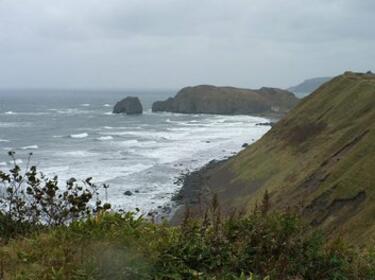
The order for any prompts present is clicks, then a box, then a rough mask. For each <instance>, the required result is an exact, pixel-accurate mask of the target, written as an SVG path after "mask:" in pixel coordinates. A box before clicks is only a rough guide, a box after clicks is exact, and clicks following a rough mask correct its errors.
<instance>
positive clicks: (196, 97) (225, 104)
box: [152, 85, 299, 115]
mask: <svg viewBox="0 0 375 280" xmlns="http://www.w3.org/2000/svg"><path fill="white" fill-rule="evenodd" d="M298 101H299V100H298V98H296V97H295V96H294V94H293V93H291V92H289V91H286V90H282V89H277V88H266V87H263V88H261V89H258V90H251V89H240V88H234V87H216V86H211V85H200V86H195V87H186V88H183V89H182V90H180V91H179V92H178V93H177V95H176V96H175V97H174V98H169V99H167V100H165V101H157V102H155V103H154V104H153V106H152V111H154V112H160V111H166V112H174V113H187V114H189V113H192V114H196V113H205V114H226V115H236V114H248V115H252V114H258V115H259V114H273V113H274V114H284V113H285V112H287V111H289V110H290V109H291V108H293V107H294V106H295V105H296V104H297V103H298Z"/></svg>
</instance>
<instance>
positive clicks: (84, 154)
mask: <svg viewBox="0 0 375 280" xmlns="http://www.w3.org/2000/svg"><path fill="white" fill-rule="evenodd" d="M97 155H98V154H96V153H92V152H89V151H84V150H78V151H68V152H64V154H63V156H66V157H82V158H84V157H94V156H97ZM60 156H61V155H60Z"/></svg>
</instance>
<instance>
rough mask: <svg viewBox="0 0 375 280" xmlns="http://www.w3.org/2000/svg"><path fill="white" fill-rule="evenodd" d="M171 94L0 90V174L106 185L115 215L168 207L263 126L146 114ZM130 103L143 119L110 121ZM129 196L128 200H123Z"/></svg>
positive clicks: (250, 120) (232, 119) (236, 119)
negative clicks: (120, 105) (197, 173)
mask: <svg viewBox="0 0 375 280" xmlns="http://www.w3.org/2000/svg"><path fill="white" fill-rule="evenodd" d="M174 94H175V92H174V91H168V90H165V91H160V90H159V91H156V90H155V91H140V90H136V91H135V90H123V91H117V90H116V91H105V90H91V91H88V90H87V91H83V90H76V91H72V90H70V91H66V90H65V91H62V90H1V91H0V170H6V169H9V168H11V166H12V162H11V160H10V158H9V156H8V155H7V153H8V152H9V151H15V152H16V158H17V164H19V165H20V166H21V167H23V168H25V166H26V164H27V158H28V154H29V153H30V152H32V153H33V156H32V158H31V164H32V165H36V166H37V167H38V169H39V170H40V171H42V172H43V173H45V174H46V175H48V176H55V175H57V176H58V177H59V181H60V182H61V184H62V185H63V184H64V181H66V180H68V179H69V178H71V177H74V178H76V179H82V180H84V179H85V178H87V177H93V181H94V182H95V183H97V184H99V183H106V184H108V185H109V189H108V200H109V202H110V203H111V204H112V205H113V207H114V208H116V209H124V210H134V209H135V208H139V209H141V211H142V212H144V213H147V212H148V211H150V210H152V209H156V208H157V207H158V206H159V207H160V206H164V205H166V204H168V203H169V202H170V199H171V197H172V195H173V194H174V193H175V192H176V191H177V190H178V189H179V187H180V186H178V185H176V184H175V181H176V178H177V177H178V176H179V175H180V174H181V173H182V172H186V171H187V170H194V169H197V168H199V167H201V166H203V165H205V164H206V163H208V162H209V161H211V160H213V159H223V158H226V157H228V156H231V155H233V154H234V153H236V152H238V151H240V150H241V149H242V145H243V144H244V143H248V144H251V143H253V142H255V141H256V140H257V139H259V138H260V137H261V136H262V135H263V134H265V133H266V132H267V130H268V129H269V127H266V126H257V125H256V124H257V123H260V122H267V121H268V120H267V119H264V118H260V117H254V116H242V115H240V116H223V115H205V114H174V113H152V112H151V104H152V102H153V101H156V100H163V99H165V98H167V97H170V96H173V95H174ZM126 96H138V97H139V98H140V100H141V102H142V103H143V106H144V114H143V115H136V116H127V115H123V114H112V108H113V105H114V104H115V102H116V101H119V100H121V99H122V98H125V97H126ZM125 191H131V192H132V193H133V195H131V196H126V195H124V192H125Z"/></svg>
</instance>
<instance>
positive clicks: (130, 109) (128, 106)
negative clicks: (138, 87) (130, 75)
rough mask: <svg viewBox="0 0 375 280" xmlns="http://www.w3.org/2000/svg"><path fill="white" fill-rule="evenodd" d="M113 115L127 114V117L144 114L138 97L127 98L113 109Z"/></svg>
mask: <svg viewBox="0 0 375 280" xmlns="http://www.w3.org/2000/svg"><path fill="white" fill-rule="evenodd" d="M113 113H115V114H119V113H125V114H127V115H137V114H142V113H143V107H142V104H141V102H140V101H139V98H138V97H130V96H129V97H126V98H125V99H123V100H121V101H119V102H117V104H116V105H115V107H114V108H113Z"/></svg>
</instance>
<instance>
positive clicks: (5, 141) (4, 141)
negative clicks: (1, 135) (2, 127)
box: [0, 139, 10, 143]
mask: <svg viewBox="0 0 375 280" xmlns="http://www.w3.org/2000/svg"><path fill="white" fill-rule="evenodd" d="M0 142H2V143H9V142H10V141H9V140H6V139H0Z"/></svg>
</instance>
